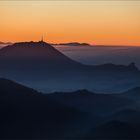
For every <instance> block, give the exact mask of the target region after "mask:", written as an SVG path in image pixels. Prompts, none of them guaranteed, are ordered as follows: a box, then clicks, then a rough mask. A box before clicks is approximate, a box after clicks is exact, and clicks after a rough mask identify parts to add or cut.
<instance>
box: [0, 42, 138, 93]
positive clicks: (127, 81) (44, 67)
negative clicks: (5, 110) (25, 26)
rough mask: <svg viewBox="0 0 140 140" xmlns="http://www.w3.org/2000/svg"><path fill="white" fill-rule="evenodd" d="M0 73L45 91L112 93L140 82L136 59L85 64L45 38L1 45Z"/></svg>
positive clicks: (2, 75)
mask: <svg viewBox="0 0 140 140" xmlns="http://www.w3.org/2000/svg"><path fill="white" fill-rule="evenodd" d="M0 76H1V77H5V78H8V79H12V80H15V81H18V82H20V83H22V84H24V85H28V86H30V87H32V88H35V89H38V90H40V91H44V92H47V91H48V92H52V91H72V90H77V89H83V88H85V89H89V90H91V91H96V92H106V93H112V92H120V91H122V90H127V89H129V88H132V87H135V86H138V85H139V83H140V72H139V70H138V69H137V67H136V66H135V64H134V63H131V64H130V65H127V66H124V65H114V64H104V65H93V66H89V65H83V64H80V63H78V62H76V61H74V60H71V59H70V58H68V57H67V56H65V55H64V54H62V53H61V52H59V51H58V50H57V49H55V48H54V47H52V46H51V45H50V44H48V43H46V42H43V41H40V42H21V43H15V44H13V45H10V46H7V47H5V48H2V49H0Z"/></svg>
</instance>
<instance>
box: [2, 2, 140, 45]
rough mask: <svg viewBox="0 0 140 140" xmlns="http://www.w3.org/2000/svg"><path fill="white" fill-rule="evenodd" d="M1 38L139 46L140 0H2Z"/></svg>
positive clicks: (3, 39) (12, 40)
mask: <svg viewBox="0 0 140 140" xmlns="http://www.w3.org/2000/svg"><path fill="white" fill-rule="evenodd" d="M0 18H1V19H0V41H4V42H7V41H8V42H9V41H10V42H17V41H18V42H19V41H31V40H33V41H38V40H40V38H41V36H42V34H43V36H44V40H45V41H47V42H51V43H62V42H63V43H64V42H87V43H90V44H96V45H134V46H140V1H133V0H132V1H130V0H129V1H105V0H104V1H94V0H93V1H87V0H86V1H79V0H77V1H68V0H63V1H59V0H57V1H55V0H54V1H48V0H46V1H45V0H44V1H39V0H38V1H37V0H36V1H33V0H32V1H12V0H11V1H0Z"/></svg>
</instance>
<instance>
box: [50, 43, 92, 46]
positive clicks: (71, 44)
mask: <svg viewBox="0 0 140 140" xmlns="http://www.w3.org/2000/svg"><path fill="white" fill-rule="evenodd" d="M52 45H68V46H91V45H90V44H88V43H79V42H70V43H60V44H52Z"/></svg>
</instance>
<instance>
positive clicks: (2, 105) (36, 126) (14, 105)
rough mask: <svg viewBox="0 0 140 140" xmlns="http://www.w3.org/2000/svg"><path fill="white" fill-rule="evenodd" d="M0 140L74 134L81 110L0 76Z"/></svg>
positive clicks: (83, 125) (62, 136) (60, 136)
mask: <svg viewBox="0 0 140 140" xmlns="http://www.w3.org/2000/svg"><path fill="white" fill-rule="evenodd" d="M0 112H1V115H0V124H1V125H0V139H50V138H52V139H60V138H67V137H77V136H79V135H81V133H80V132H76V130H77V129H78V128H80V127H81V128H84V127H85V124H84V123H82V122H85V121H84V119H86V118H87V115H86V114H85V113H82V112H81V111H79V110H77V109H74V108H72V107H69V106H66V105H64V104H62V103H61V102H57V101H55V100H53V99H51V98H49V97H48V96H47V95H44V94H41V93H39V92H37V91H35V90H33V89H31V88H28V87H25V86H22V85H20V84H18V83H16V82H13V81H11V80H7V79H3V78H0Z"/></svg>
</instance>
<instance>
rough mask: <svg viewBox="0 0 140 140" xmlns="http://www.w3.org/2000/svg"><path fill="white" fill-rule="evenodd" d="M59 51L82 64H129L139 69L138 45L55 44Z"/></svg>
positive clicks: (139, 51) (139, 55)
mask: <svg viewBox="0 0 140 140" xmlns="http://www.w3.org/2000/svg"><path fill="white" fill-rule="evenodd" d="M55 47H56V48H57V49H58V50H59V51H61V52H62V53H64V54H65V55H67V56H69V57H70V58H72V59H74V60H77V61H79V62H81V63H84V64H105V63H113V64H124V65H127V64H130V63H131V62H135V64H136V65H137V67H138V68H139V69H140V47H126V46H122V47H121V46H119V47H114V46H113V47H111V46H110V47H107V46H103V47H101V46H95V47H94V46H55Z"/></svg>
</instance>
